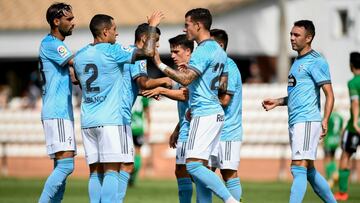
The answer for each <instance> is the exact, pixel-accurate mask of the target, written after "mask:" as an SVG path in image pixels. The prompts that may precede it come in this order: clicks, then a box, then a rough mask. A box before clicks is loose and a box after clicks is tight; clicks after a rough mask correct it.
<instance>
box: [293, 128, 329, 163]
mask: <svg viewBox="0 0 360 203" xmlns="http://www.w3.org/2000/svg"><path fill="white" fill-rule="evenodd" d="M321 131H322V127H321V122H304V123H295V124H294V125H292V126H290V127H289V138H290V147H291V159H292V160H315V159H316V153H317V147H318V144H319V139H320V134H321Z"/></svg>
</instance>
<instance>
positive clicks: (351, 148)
mask: <svg viewBox="0 0 360 203" xmlns="http://www.w3.org/2000/svg"><path fill="white" fill-rule="evenodd" d="M359 145H360V135H359V134H357V133H352V132H349V131H347V130H346V131H345V132H344V137H343V139H342V140H341V149H342V150H344V151H346V152H348V153H350V154H352V153H354V152H356V149H357V147H358V146H359Z"/></svg>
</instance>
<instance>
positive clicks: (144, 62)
mask: <svg viewBox="0 0 360 203" xmlns="http://www.w3.org/2000/svg"><path fill="white" fill-rule="evenodd" d="M140 68H141V71H142V72H146V69H147V66H146V61H145V60H142V61H140Z"/></svg>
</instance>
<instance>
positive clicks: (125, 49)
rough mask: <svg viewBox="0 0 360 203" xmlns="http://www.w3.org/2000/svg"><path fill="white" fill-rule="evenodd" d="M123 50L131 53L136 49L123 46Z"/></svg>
mask: <svg viewBox="0 0 360 203" xmlns="http://www.w3.org/2000/svg"><path fill="white" fill-rule="evenodd" d="M121 49H122V50H124V51H126V52H131V51H132V50H133V49H134V48H132V47H124V46H121Z"/></svg>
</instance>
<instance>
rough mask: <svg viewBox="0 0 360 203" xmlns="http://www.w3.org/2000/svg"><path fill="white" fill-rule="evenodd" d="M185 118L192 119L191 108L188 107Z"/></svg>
mask: <svg viewBox="0 0 360 203" xmlns="http://www.w3.org/2000/svg"><path fill="white" fill-rule="evenodd" d="M185 119H186V120H187V121H189V122H190V121H191V109H188V110H187V111H186V113H185Z"/></svg>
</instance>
